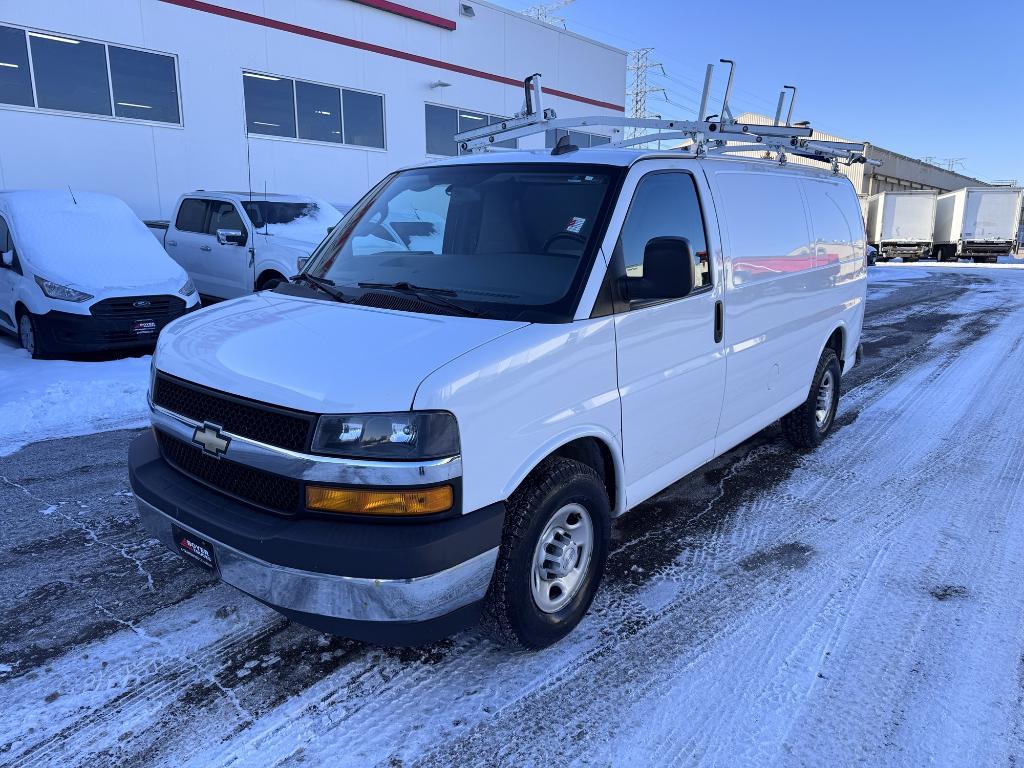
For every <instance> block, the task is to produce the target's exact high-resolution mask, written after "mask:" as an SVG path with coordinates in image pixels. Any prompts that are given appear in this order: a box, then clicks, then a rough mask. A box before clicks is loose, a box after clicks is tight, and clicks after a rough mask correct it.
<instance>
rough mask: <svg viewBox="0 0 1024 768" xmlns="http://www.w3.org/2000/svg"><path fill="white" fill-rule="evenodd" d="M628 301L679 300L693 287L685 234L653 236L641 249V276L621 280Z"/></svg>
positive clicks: (690, 254)
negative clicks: (642, 259) (642, 251)
mask: <svg viewBox="0 0 1024 768" xmlns="http://www.w3.org/2000/svg"><path fill="white" fill-rule="evenodd" d="M624 283H625V285H624V288H625V289H626V295H627V297H628V298H629V300H630V301H655V300H659V299H681V298H682V297H683V296H686V295H688V294H689V293H690V291H692V290H693V251H692V250H690V241H689V240H687V239H686V238H685V237H652V238H651V239H650V240H648V241H647V246H646V247H645V248H644V269H643V276H642V277H630V276H629V275H627V276H626V277H625V279H624Z"/></svg>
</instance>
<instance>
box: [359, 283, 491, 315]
mask: <svg viewBox="0 0 1024 768" xmlns="http://www.w3.org/2000/svg"><path fill="white" fill-rule="evenodd" d="M358 285H359V287H360V288H378V289H382V290H385V291H396V292H398V293H406V294H409V295H410V296H415V297H416V298H417V299H419V300H420V301H422V302H423V303H425V304H433V305H434V306H435V307H445V308H447V309H451V310H454V311H455V312H457V313H458V314H460V315H464V316H466V317H481V316H482V315H481V314H480V313H479V312H477V311H476V310H474V309H470V308H469V307H467V306H466V305H464V304H459V303H458V302H455V301H450V300H449V299H446V298H444V297H445V296H457V295H458V293H457V292H455V291H453V290H452V289H451V288H429V287H426V286H422V285H413V284H412V283H407V282H405V281H402V282H398V283H359V284H358Z"/></svg>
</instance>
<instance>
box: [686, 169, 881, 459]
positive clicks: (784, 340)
mask: <svg viewBox="0 0 1024 768" xmlns="http://www.w3.org/2000/svg"><path fill="white" fill-rule="evenodd" d="M709 165H710V164H709ZM706 169H707V173H708V179H709V182H710V184H711V188H712V192H713V194H714V197H715V207H716V211H717V213H718V217H719V224H720V227H721V232H722V242H723V250H724V255H725V265H726V296H725V344H726V354H727V360H728V371H727V376H726V393H725V399H724V402H723V409H722V418H721V422H720V425H719V430H718V441H717V444H716V453H722V452H723V451H725V450H728V449H729V448H730V447H732V446H733V445H736V444H737V443H739V442H740V441H742V440H744V439H746V438H747V437H749V436H750V435H752V434H754V433H755V432H757V431H758V430H760V429H763V428H764V427H765V426H767V425H768V424H770V423H771V422H773V421H775V420H776V419H778V418H779V417H781V416H783V415H784V414H786V413H788V412H789V411H790V410H792V409H793V408H795V407H796V406H797V405H799V404H800V403H801V402H803V400H804V399H805V398H806V397H807V392H808V390H809V387H810V384H811V378H812V376H813V373H814V369H815V367H816V365H817V362H818V358H819V357H820V355H821V352H822V349H823V348H824V346H825V344H826V342H827V340H828V338H829V337H830V335H831V334H832V333H833V331H835V329H836V328H839V327H842V328H843V329H844V355H843V357H844V359H845V360H846V364H847V366H849V365H851V364H852V362H853V359H854V352H855V350H856V347H857V344H858V343H859V340H860V329H861V323H862V320H863V313H864V296H865V291H866V284H867V272H866V268H865V262H864V226H863V223H862V220H861V216H860V205H859V203H858V200H857V196H856V194H855V192H854V190H853V187H852V186H851V185H850V183H849V181H848V180H846V179H845V178H837V177H832V176H826V175H823V174H818V173H814V172H809V171H803V170H798V169H796V168H793V167H792V166H791V167H789V168H786V169H781V168H779V167H778V166H772V165H768V164H766V163H765V164H761V163H744V162H734V161H728V162H722V163H721V164H716V165H714V166H710V167H706Z"/></svg>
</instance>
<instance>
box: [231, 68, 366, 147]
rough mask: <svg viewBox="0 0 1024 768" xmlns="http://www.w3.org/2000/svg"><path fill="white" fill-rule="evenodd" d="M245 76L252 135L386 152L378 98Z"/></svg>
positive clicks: (269, 77) (271, 77) (252, 74)
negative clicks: (371, 148) (370, 148)
mask: <svg viewBox="0 0 1024 768" xmlns="http://www.w3.org/2000/svg"><path fill="white" fill-rule="evenodd" d="M242 75H243V77H242V79H243V81H244V85H245V87H244V90H245V123H246V128H247V130H248V132H249V133H250V134H252V135H255V136H281V137H284V138H289V139H296V138H297V139H303V140H305V141H323V142H330V143H332V144H349V145H352V146H357V147H374V148H377V149H384V146H385V142H384V97H383V96H381V95H380V94H377V93H367V92H365V91H355V90H351V89H349V88H338V87H335V86H333V85H321V84H319V83H309V82H306V81H304V80H293V79H291V78H288V77H277V76H275V75H266V74H263V73H260V72H243V73H242Z"/></svg>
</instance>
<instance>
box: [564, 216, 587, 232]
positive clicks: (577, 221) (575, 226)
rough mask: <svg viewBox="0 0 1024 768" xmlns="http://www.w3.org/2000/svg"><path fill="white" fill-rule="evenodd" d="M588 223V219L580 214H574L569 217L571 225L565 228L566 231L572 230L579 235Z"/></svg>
mask: <svg viewBox="0 0 1024 768" xmlns="http://www.w3.org/2000/svg"><path fill="white" fill-rule="evenodd" d="M586 223H587V220H586V219H584V218H582V217H580V216H573V217H572V218H571V219H569V226H567V227H566V228H565V231H566V232H572V233H573V234H574V235H578V234H579V233H580V230H581V229H583V225H584V224H586Z"/></svg>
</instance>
